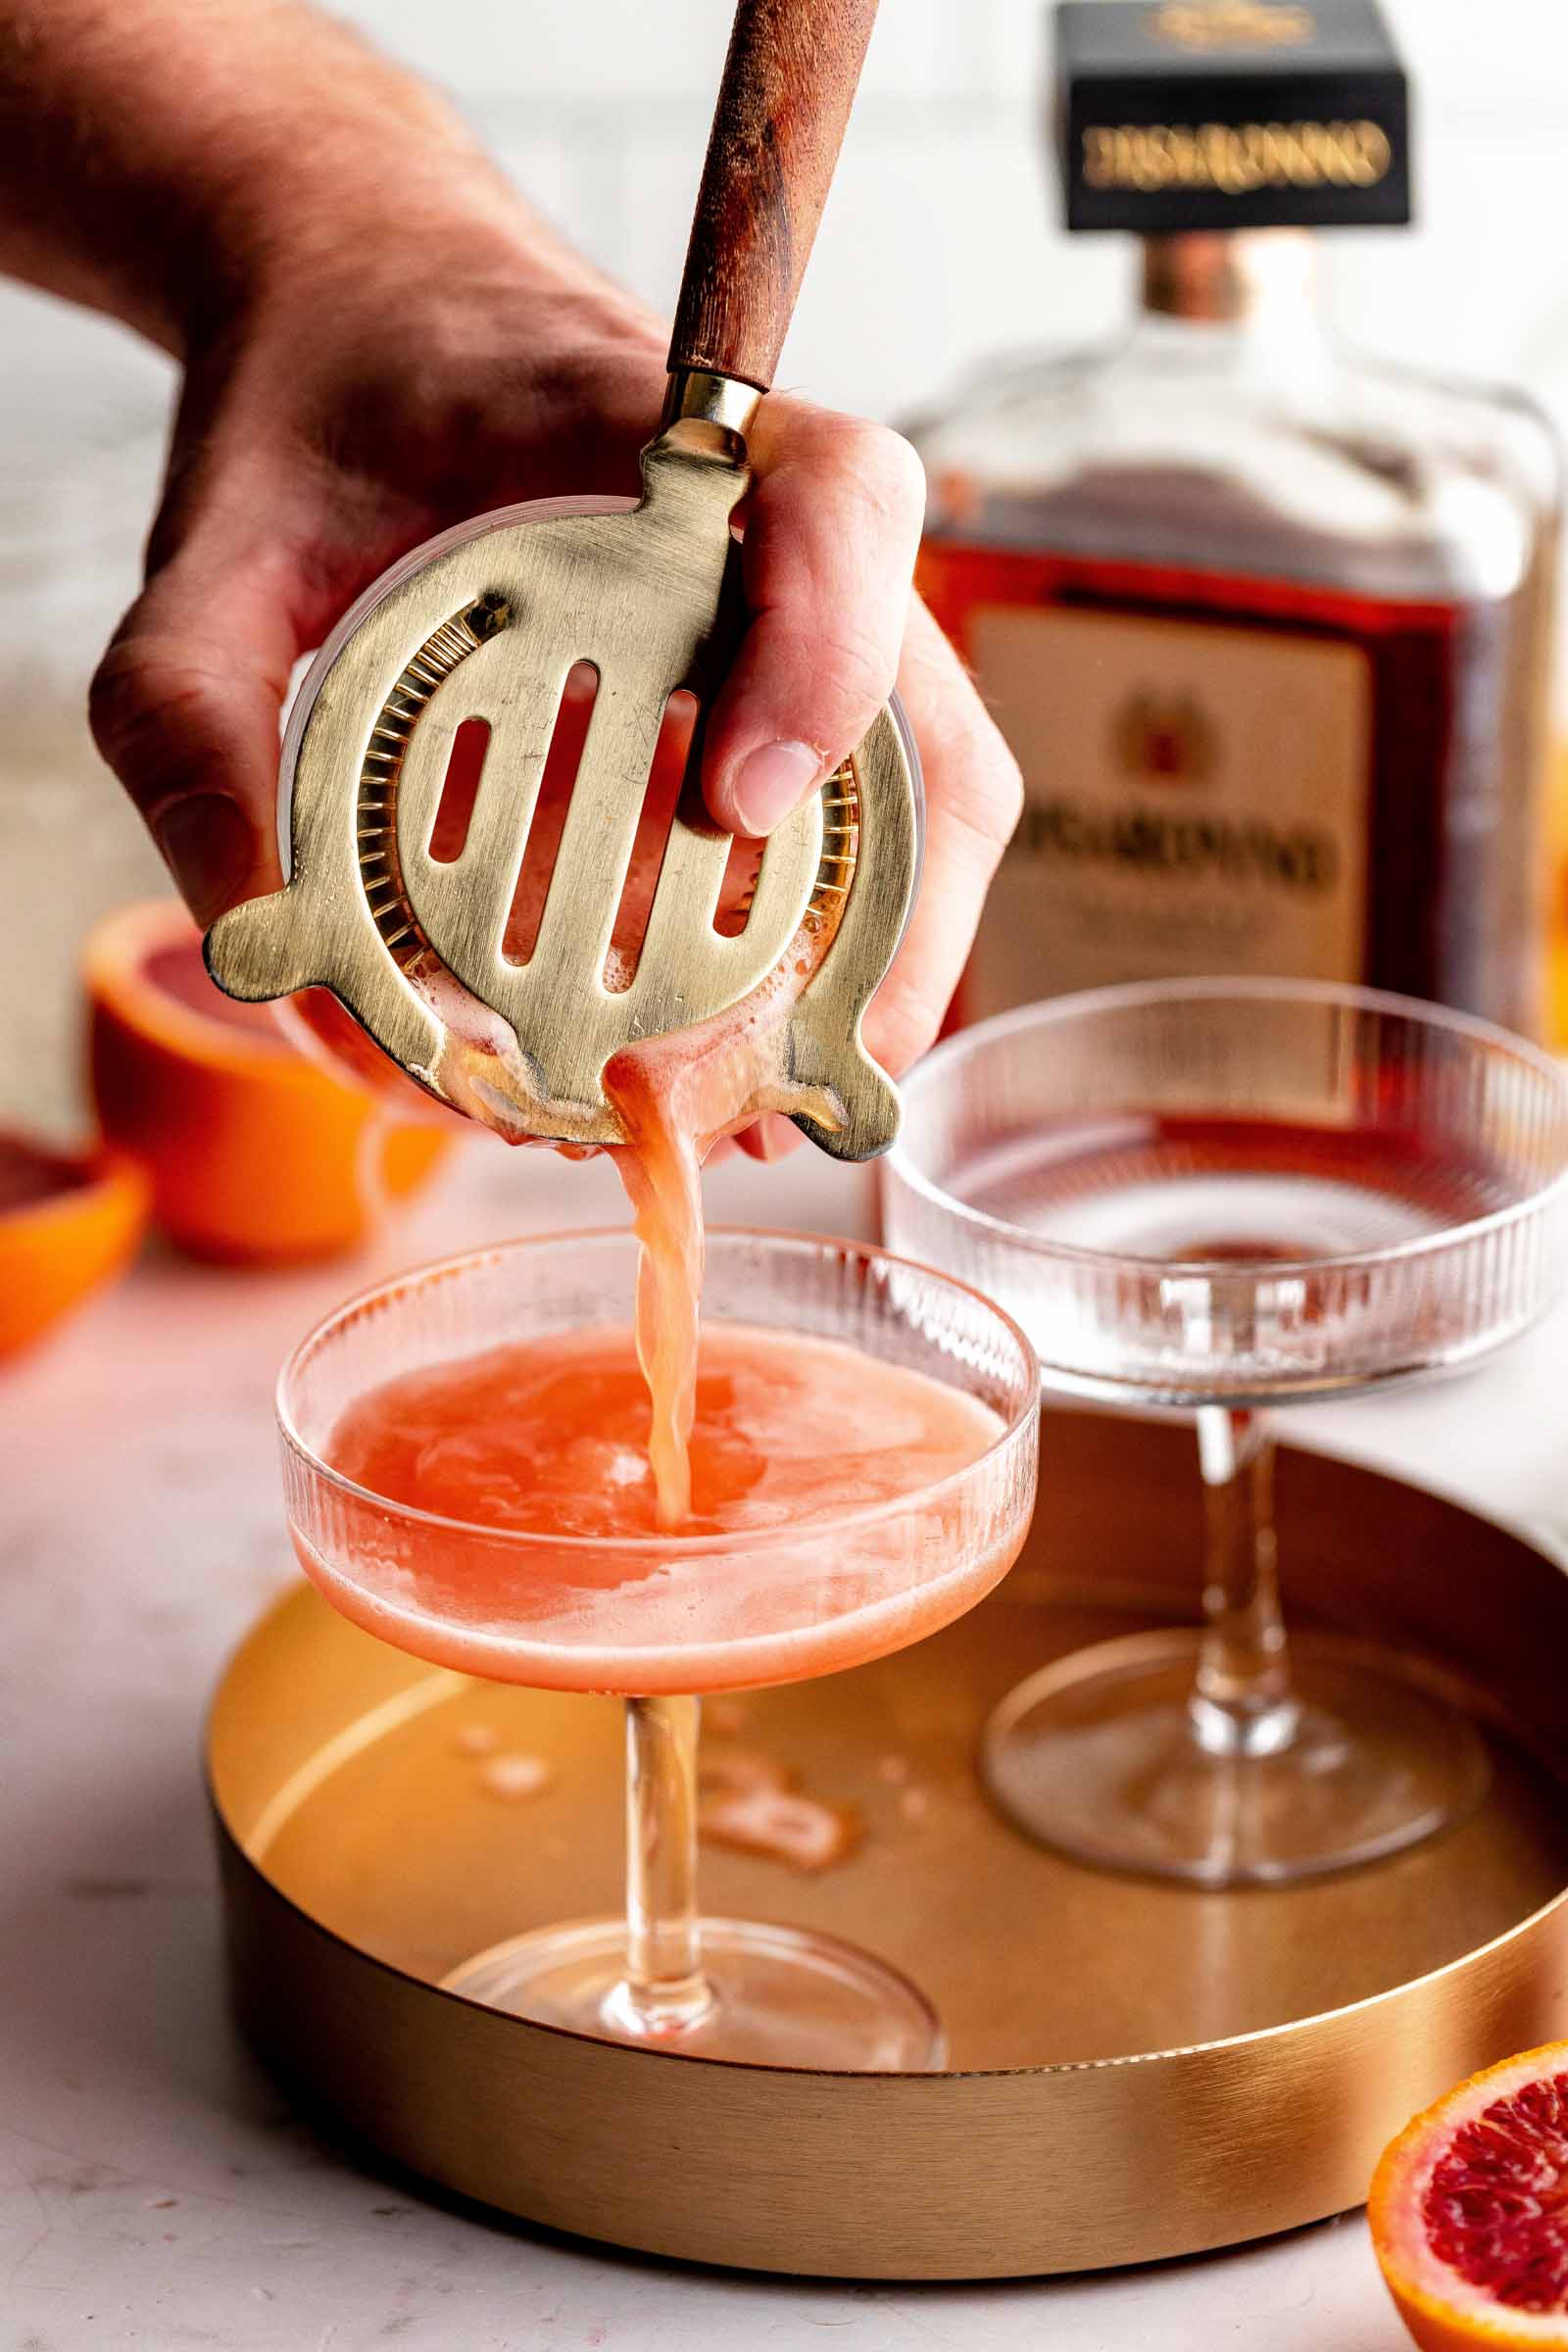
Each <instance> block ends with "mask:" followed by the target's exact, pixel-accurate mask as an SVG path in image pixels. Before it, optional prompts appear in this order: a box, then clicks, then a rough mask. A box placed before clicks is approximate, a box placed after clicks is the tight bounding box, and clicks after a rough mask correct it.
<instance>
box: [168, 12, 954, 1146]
mask: <svg viewBox="0 0 1568 2352" xmlns="http://www.w3.org/2000/svg"><path fill="white" fill-rule="evenodd" d="M874 14H875V0H742V4H741V6H740V9H739V11H738V14H737V17H736V22H735V30H734V34H733V37H732V39H731V43H730V48H729V54H728V57H727V59H726V62H725V68H724V76H723V82H722V86H721V89H720V94H719V100H718V107H717V111H716V114H715V116H714V122H713V130H712V137H711V143H710V147H709V152H708V161H707V165H706V167H705V170H704V174H703V180H702V186H701V190H700V193H699V197H698V206H697V216H696V221H695V224H694V227H693V231H692V240H691V247H690V251H689V253H688V256H687V262H686V270H685V276H684V279H683V281H682V289H681V296H680V303H679V307H678V311H677V315H676V321H675V329H674V336H673V340H672V343H671V347H670V356H669V368H670V389H669V395H668V400H667V403H666V408H665V415H664V421H663V426H662V430H661V431H660V433H659V434H658V436H657V437H656V438H655V439H654V440H653V441H651V442H650V443H649V445H648V447H647V448H646V449H645V450H644V452H643V456H642V475H643V495H642V498H641V500H640V501H639V502H638V503H636V504H635V505H632V504H629V503H622V502H615V501H607V500H604V499H598V500H581V501H577V502H574V503H572V502H563V501H560V500H550V501H544V502H537V503H535V504H533V505H530V506H526V507H514V508H510V509H506V510H502V511H501V512H499V513H496V514H493V515H483V516H480V517H478V518H476V519H475V520H474V521H472V522H469V523H466V524H462V525H460V526H459V527H458V528H456V529H455V530H452V531H449V532H447V533H446V534H445V535H444V536H443V537H441V538H439V539H436V540H433V541H431V542H430V543H429V544H428V545H427V546H425V547H422V548H420V549H418V550H417V551H416V552H415V553H414V554H413V555H412V556H410V557H408V558H406V559H405V561H404V562H403V563H402V564H398V565H397V566H396V567H395V568H394V569H393V570H392V571H390V572H388V573H387V574H386V575H385V576H384V577H383V578H382V579H381V580H379V581H378V582H377V583H376V584H375V585H374V586H373V587H372V588H371V589H370V590H369V591H368V594H367V595H366V596H365V597H363V598H362V599H361V601H360V603H359V604H358V605H357V606H356V607H355V608H354V610H353V611H352V612H351V613H348V614H347V615H346V617H345V618H344V620H343V621H342V622H341V623H340V624H339V626H338V628H337V630H336V631H335V632H334V634H333V636H332V637H331V638H330V639H329V640H328V642H327V644H326V645H325V646H324V647H323V648H322V651H321V654H320V656H319V659H318V661H317V663H316V665H315V668H314V669H313V671H312V673H311V675H310V677H309V678H308V679H307V681H306V684H305V687H304V689H303V690H302V692H301V695H300V698H299V701H298V703H297V705H296V708H295V711H294V714H293V717H292V720H291V723H290V727H289V731H288V735H287V738H286V740H285V745H284V754H283V766H282V787H281V790H282V802H283V807H284V809H286V811H287V814H286V818H285V821H286V823H287V826H288V830H289V835H290V843H291V851H292V856H291V863H290V871H289V880H288V883H287V885H286V887H285V888H284V889H283V890H281V891H279V892H276V893H274V894H273V895H271V896H270V897H267V898H262V899H255V900H252V901H250V902H249V903H248V904H247V905H244V906H241V907H235V908H233V909H232V910H231V911H230V912H229V913H227V914H225V915H223V916H222V917H221V919H220V920H219V921H218V922H217V923H215V924H214V926H213V928H212V930H211V932H210V933H209V934H208V940H207V956H208V963H209V966H210V968H211V971H212V974H213V977H214V979H215V980H217V982H218V984H219V986H220V987H221V988H222V989H224V990H226V991H227V993H228V994H229V995H230V996H234V997H239V998H243V999H247V1000H257V999H262V998H270V997H279V996H283V995H286V994H290V993H292V992H293V991H295V990H298V989H304V988H310V987H313V986H322V987H325V988H328V989H330V990H331V991H332V993H333V995H334V996H336V997H337V998H338V999H339V1000H340V1001H341V1002H342V1004H343V1005H346V1006H347V1008H348V1009H349V1011H350V1012H352V1013H353V1014H354V1015H355V1016H356V1017H357V1018H358V1019H359V1021H360V1022H361V1023H362V1024H363V1025H364V1027H365V1028H366V1029H367V1030H368V1032H369V1034H370V1036H371V1037H372V1038H374V1039H375V1041H376V1043H377V1044H378V1045H379V1046H381V1047H382V1048H383V1049H384V1051H385V1052H386V1053H387V1054H390V1055H391V1056H392V1058H393V1059H394V1060H395V1061H397V1062H399V1063H401V1064H402V1065H403V1067H404V1068H405V1069H406V1070H408V1071H409V1072H411V1073H412V1074H413V1076H415V1077H416V1078H417V1079H418V1080H419V1081H420V1083H421V1084H422V1085H423V1086H425V1087H426V1088H428V1089H429V1091H430V1092H431V1093H432V1094H434V1095H436V1096H438V1097H439V1098H440V1099H441V1100H443V1101H445V1102H448V1103H453V1104H455V1105H456V1106H458V1107H460V1108H462V1109H465V1110H468V1111H470V1112H473V1113H475V1114H476V1115H478V1116H480V1117H483V1118H485V1119H487V1120H488V1121H489V1122H490V1123H491V1124H493V1125H497V1126H500V1127H502V1128H504V1129H507V1130H508V1131H510V1132H513V1133H520V1134H525V1135H529V1136H537V1137H543V1138H550V1139H556V1140H561V1141H565V1142H571V1143H578V1144H589V1145H591V1144H615V1143H618V1142H620V1141H622V1140H624V1139H623V1136H622V1132H621V1128H620V1124H619V1120H618V1117H617V1115H616V1113H615V1111H614V1109H613V1105H612V1103H611V1102H610V1101H609V1100H608V1099H607V1096H606V1092H605V1087H604V1083H603V1074H604V1071H605V1067H606V1064H607V1062H609V1061H610V1060H611V1059H612V1058H613V1055H614V1054H617V1053H618V1052H620V1051H621V1050H622V1049H624V1048H625V1047H627V1046H629V1045H633V1044H636V1043H639V1042H641V1041H645V1040H649V1039H654V1038H658V1037H662V1036H664V1035H666V1034H668V1033H669V1032H671V1031H674V1030H680V1029H686V1028H689V1027H691V1026H693V1025H695V1024H697V1023H700V1022H704V1021H707V1020H709V1019H710V1018H711V1016H713V1015H714V1014H717V1013H719V1012H721V1011H723V1010H724V1009H725V1008H726V1007H729V1006H733V1005H738V1004H740V1003H741V1002H742V1001H743V1000H745V999H748V998H750V997H752V996H753V995H754V994H756V992H758V991H759V990H760V989H761V988H762V987H763V985H764V983H766V982H767V980H768V978H769V975H771V974H773V973H775V972H781V971H783V970H785V969H786V968H787V969H788V970H790V971H800V972H804V974H805V975H806V977H805V982H804V986H801V984H800V982H799V981H798V980H797V981H796V982H795V983H793V985H794V986H797V987H799V989H800V993H799V994H798V995H797V996H796V997H795V999H794V1002H793V1004H792V1005H791V1006H790V1009H789V1011H788V1013H787V1016H786V1017H784V1018H782V1019H781V1020H779V1021H778V1022H777V1023H776V1025H775V1027H774V1029H773V1031H772V1033H771V1037H772V1043H771V1047H770V1051H771V1052H772V1054H773V1056H774V1060H775V1063H776V1069H775V1072H774V1076H773V1079H772V1080H771V1081H770V1083H769V1085H768V1087H767V1089H766V1093H767V1097H768V1099H769V1100H770V1101H774V1102H777V1103H782V1105H783V1106H784V1107H786V1108H787V1109H789V1111H790V1114H791V1115H792V1116H794V1117H795V1118H796V1120H797V1123H798V1124H799V1125H801V1126H802V1127H803V1128H804V1129H805V1131H806V1132H807V1133H808V1134H809V1135H810V1136H811V1137H812V1138H813V1139H814V1140H815V1141H816V1142H817V1143H819V1144H821V1145H822V1146H823V1147H824V1148H825V1149H826V1150H827V1151H829V1152H834V1153H835V1154H837V1155H838V1156H839V1157H842V1158H847V1159H861V1158H865V1157H867V1156H869V1155H870V1154H871V1153H873V1152H879V1151H881V1150H883V1149H884V1148H885V1147H886V1146H887V1145H888V1144H889V1143H890V1142H891V1141H892V1139H893V1135H894V1131H895V1129H896V1127H897V1124H898V1098H897V1095H896V1093H895V1091H894V1089H893V1087H892V1085H891V1083H890V1081H889V1080H888V1078H887V1077H886V1075H885V1074H884V1073H883V1072H882V1071H881V1070H880V1069H879V1068H878V1067H877V1066H876V1064H875V1063H874V1062H873V1061H872V1060H871V1059H870V1058H869V1056H868V1054H866V1052H865V1050H864V1048H863V1046H862V1045H861V1043H860V1037H859V1029H860V1020H861V1015H862V1014H863V1012H864V1009H865V1006H866V1005H867V1003H868V1002H869V1000H870V998H871V996H872V994H873V992H874V991H875V989H876V987H877V985H878V983H879V982H880V980H881V979H882V976H883V974H884V973H885V972H886V970H887V967H888V965H889V963H890V961H891V959H892V956H893V954H894V951H895V949H896V948H897V945H898V942H899V939H900V937H901V935H902V932H903V928H904V924H905V921H906V919H907V912H908V907H909V903H910V898H911V895H912V891H913V887H914V880H915V867H916V860H917V854H918V839H919V816H918V803H919V782H918V770H917V766H916V762H915V759H914V755H913V750H912V746H911V745H910V742H909V739H908V737H907V733H906V731H905V729H904V726H903V722H902V720H901V718H900V717H899V715H898V713H897V711H896V710H895V709H893V708H892V707H890V708H889V709H886V710H884V711H882V712H881V713H880V714H879V715H878V717H877V719H876V721H875V722H874V724H873V725H872V727H871V730H870V732H869V733H868V734H867V736H866V737H865V739H864V741H863V742H862V743H861V744H860V746H859V748H858V750H857V751H856V752H855V754H854V755H853V757H852V758H851V759H850V760H846V761H845V762H844V764H843V765H842V766H841V767H840V768H839V769H838V771H837V772H836V774H835V775H833V776H832V777H831V778H830V780H829V781H828V783H827V784H826V785H825V786H824V787H823V788H822V789H821V791H820V792H818V793H816V794H814V795H813V796H812V797H811V799H810V800H809V802H808V804H807V805H806V806H805V807H804V808H802V809H798V810H797V811H796V813H795V814H794V815H793V816H792V817H790V818H789V819H788V820H787V821H786V822H785V823H784V824H783V825H781V826H780V827H779V828H778V829H777V830H776V831H775V832H774V833H773V834H772V835H770V837H769V838H768V841H767V842H766V844H765V846H764V847H763V849H762V851H761V853H760V862H759V863H758V865H757V869H756V873H755V879H753V880H752V881H751V883H750V905H749V908H748V907H746V905H745V904H744V902H743V903H742V905H741V907H739V908H738V909H734V908H732V909H731V910H730V911H729V913H728V914H727V915H726V918H725V921H724V927H723V928H720V927H719V924H718V923H717V922H716V921H715V915H717V914H718V911H719V906H720V894H721V891H722V890H723V887H724V883H725V876H726V872H727V870H728V869H729V865H730V858H731V852H732V844H731V843H730V841H729V839H728V837H727V836H725V835H723V834H722V833H720V832H719V831H718V829H717V828H716V827H714V826H712V825H711V824H710V823H709V822H708V821H707V820H706V818H705V817H704V816H703V815H702V813H701V811H700V810H699V809H697V808H696V806H695V804H694V796H693V794H692V793H691V791H690V790H689V789H688V790H687V791H685V792H683V794H682V797H681V803H680V806H679V807H678V809H677V810H676V812H675V814H674V817H673V819H672V821H671V822H670V825H669V830H668V835H667V839H666V840H665V841H664V843H663V847H662V862H661V863H660V865H659V871H658V881H657V886H656V887H655V888H654V891H653V895H652V898H651V902H650V903H649V906H648V912H647V921H646V928H645V930H644V932H643V936H642V939H641V943H640V947H639V948H638V950H637V953H636V956H635V962H634V965H633V966H632V968H631V969H630V973H629V977H628V975H627V968H626V963H625V962H624V961H621V960H619V959H612V956H611V947H612V938H613V934H614V932H615V926H616V917H617V912H618V910H619V908H620V906H621V901H622V896H623V893H624V892H625V889H626V885H627V874H628V867H629V866H630V864H631V861H632V855H633V848H634V844H635V843H636V842H637V837H638V828H639V823H640V820H641V819H642V815H643V805H644V800H645V796H646V794H647V790H648V784H649V776H650V771H651V767H652V763H653V760H654V754H655V749H656V746H657V744H658V741H659V737H660V731H661V727H662V724H663V722H664V718H665V713H666V710H667V708H668V706H669V702H670V698H671V696H672V695H675V694H677V693H680V692H685V693H688V694H690V695H692V696H694V697H695V699H696V702H697V706H698V711H699V714H700V713H701V711H702V709H703V708H704V707H705V706H706V705H707V704H709V703H711V699H712V696H713V694H714V692H715V690H716V687H717V685H718V683H719V682H720V680H721V679H722V677H723V675H724V673H725V671H726V669H727V668H728V666H729V663H730V662H731V660H732V658H733V655H734V653H735V650H736V647H737V645H738V643H739V640H740V636H741V634H742V631H743V630H744V627H745V624H746V613H745V608H744V604H743V600H742V595H741V585H740V577H739V562H738V546H737V542H736V540H735V537H734V535H733V532H732V529H731V518H732V516H733V515H734V511H735V508H736V505H737V503H738V502H739V500H740V499H741V497H742V495H743V494H744V492H745V490H746V487H747V483H748V478H749V477H748V472H747V452H746V433H747V430H748V428H749V426H750V424H751V420H752V417H753V415H754V413H755V411H756V408H757V406H758V403H759V401H760V397H761V393H762V392H763V391H764V390H765V389H766V387H767V385H768V384H769V382H770V381H771V378H772V373H773V368H774V366H775V364H776V361H777V358H778V352H779V348H780V346H781V344H782V342H783V339H784V333H785V329H786V327H787V325H788V322H789V318H790V313H791V311H792V309H793V307H794V301H795V296H796V293H797V291H798V288H799V285H800V280H801V277H802V274H803V272H804V270H805V266H806V261H807V257H808V255H809V251H810V246H811V241H812V237H813V235H814V233H815V229H816V224H817V221H818V218H819V216H820V212H821V208H822V204H823V201H824V199H825V197H826V194H827V188H828V183H829V180H830V178H831V175H832V171H833V166H834V164H835V162H836V160H837V155H838V150H839V146H840V143H841V140H842V137H843V133H844V127H845V123H846V122H847V120H848V115H849V109H850V104H851V100H852V98H853V95H854V90H855V85H856V81H857V79H858V73H859V69H860V63H861V59H862V57H863V55H864V50H865V45H866V41H867V39H868V37H869V34H870V28H871V23H872V19H873V17H874ZM581 663H589V664H591V665H592V668H593V670H594V671H595V672H596V673H597V687H596V691H595V695H594V701H593V708H592V713H591V716H590V718H589V722H588V729H587V735H586V739H585V741H584V744H583V748H582V751H581V755H580V758H579V760H578V764H577V769H576V775H575V780H574V782H573V783H572V785H571V788H570V800H569V805H568V806H567V809H566V812H565V817H564V828H563V830H562V831H561V834H560V839H559V846H558V847H556V848H555V851H554V864H553V867H552V869H551V871H550V874H549V878H548V888H547V892H546V895H545V897H544V903H543V907H542V910H541V911H540V912H539V915H538V921H537V929H536V931H535V932H534V936H533V938H532V941H531V945H530V947H529V951H528V953H527V955H526V957H525V958H518V957H516V956H515V954H511V955H509V953H508V952H507V951H508V940H507V932H508V922H509V917H510V915H511V913H512V910H513V907H514V905H515V900H516V896H517V890H518V884H519V877H520V876H521V875H522V874H523V871H524V867H525V862H526V860H527V859H528V858H529V834H530V828H531V826H532V823H533V819H534V815H535V811H536V809H537V807H538V804H539V798H540V787H541V782H542V780H543V778H544V774H545V767H546V760H547V757H548V755H549V751H550V746H551V743H552V739H553V737H554V735H555V730H556V725H557V719H558V714H559V713H560V712H561V710H562V707H563V698H564V694H565V692H566V687H567V679H568V674H569V673H570V672H571V671H572V670H573V669H574V667H576V666H577V665H578V664H581ZM470 720H480V721H483V722H485V723H486V724H487V726H488V730H489V732H488V738H487V740H486V742H485V747H484V752H483V765H482V768H481V770H480V774H479V779H478V784H477V788H476V791H475V794H474V797H473V801H472V807H471V811H470V813H469V815H468V821H467V829H466V836H465V838H464V840H463V842H462V846H461V849H460V851H459V853H458V854H457V855H456V856H451V855H443V856H437V855H435V854H434V853H433V850H432V834H433V832H434V829H435V826H436V820H437V815H438V811H439V809H440V808H441V805H442V798H443V793H444V791H445V790H446V788H447V783H448V776H449V770H450V769H451V767H452V763H453V757H454V746H455V743H456V740H457V737H458V734H459V730H460V729H462V728H463V727H464V725H465V722H466V721H470ZM472 739H473V738H472V735H471V733H470V737H469V740H470V742H471V741H472ZM701 743H702V724H701V716H700V715H699V719H698V724H697V729H696V733H695V736H694V739H693V749H692V753H691V755H690V758H689V761H688V770H689V773H690V774H691V775H695V772H696V760H697V759H698V757H699V756H700V750H701ZM443 846H444V845H443ZM737 921H738V924H739V927H737Z"/></svg>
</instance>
